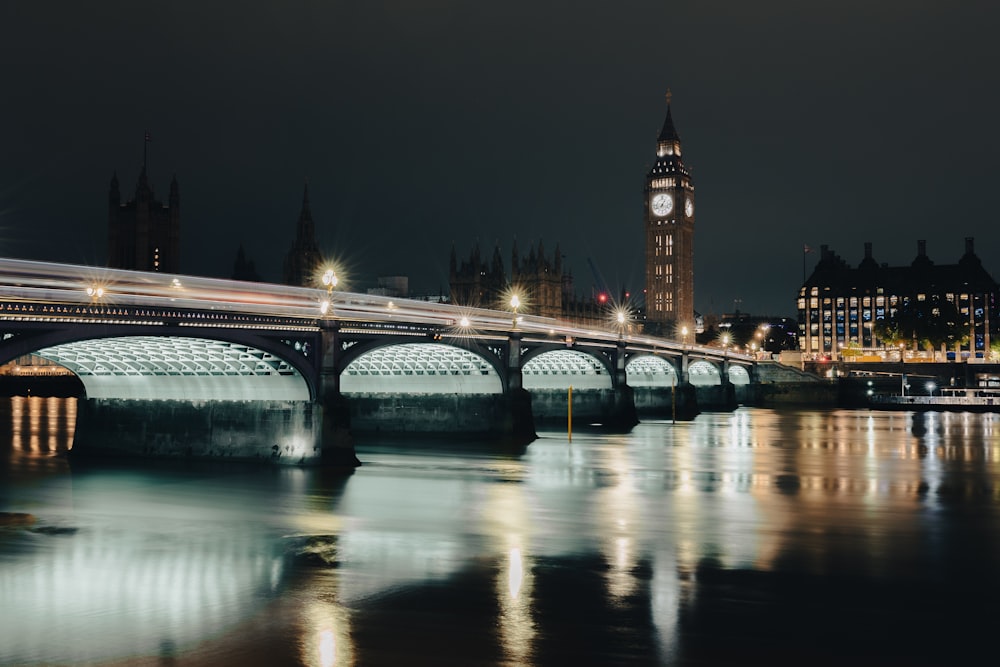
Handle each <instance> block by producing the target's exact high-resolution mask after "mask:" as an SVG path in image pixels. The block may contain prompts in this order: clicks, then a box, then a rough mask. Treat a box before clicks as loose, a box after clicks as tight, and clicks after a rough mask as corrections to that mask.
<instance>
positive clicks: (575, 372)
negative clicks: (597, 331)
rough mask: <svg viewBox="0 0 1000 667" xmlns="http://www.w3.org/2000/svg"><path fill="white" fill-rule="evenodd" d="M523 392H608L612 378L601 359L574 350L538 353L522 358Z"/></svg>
mask: <svg viewBox="0 0 1000 667" xmlns="http://www.w3.org/2000/svg"><path fill="white" fill-rule="evenodd" d="M525 359H526V360H525V362H524V364H523V365H522V366H521V382H522V385H523V386H524V388H525V389H527V390H529V391H530V390H532V389H565V388H567V387H569V386H570V385H572V386H573V387H574V388H575V389H611V388H612V387H613V384H614V376H613V374H612V372H611V369H610V368H609V367H608V365H607V363H606V362H605V360H603V359H600V358H598V357H596V356H594V355H592V354H587V353H586V352H580V351H578V350H563V349H556V350H541V351H538V352H537V353H535V354H530V355H526V356H525Z"/></svg>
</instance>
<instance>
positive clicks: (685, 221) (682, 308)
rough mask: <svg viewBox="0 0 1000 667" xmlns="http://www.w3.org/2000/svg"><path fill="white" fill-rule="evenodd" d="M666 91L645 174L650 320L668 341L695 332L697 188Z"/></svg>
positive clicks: (651, 324)
mask: <svg viewBox="0 0 1000 667" xmlns="http://www.w3.org/2000/svg"><path fill="white" fill-rule="evenodd" d="M670 98H671V94H670V91H669V90H668V91H667V117H666V119H665V120H664V121H663V129H662V130H660V136H659V137H658V138H657V140H656V162H655V163H654V164H653V166H652V168H651V169H650V170H649V173H648V174H646V189H645V209H646V215H645V220H646V321H647V322H649V324H650V329H651V330H653V331H656V330H657V329H658V333H659V334H660V335H664V336H670V335H674V334H675V333H678V332H679V331H680V328H681V327H687V329H688V331H691V332H693V331H694V186H693V185H692V184H691V174H690V172H688V170H687V168H686V167H685V166H684V162H683V161H682V160H681V138H680V136H678V134H677V130H676V129H674V119H673V118H672V116H671V114H670Z"/></svg>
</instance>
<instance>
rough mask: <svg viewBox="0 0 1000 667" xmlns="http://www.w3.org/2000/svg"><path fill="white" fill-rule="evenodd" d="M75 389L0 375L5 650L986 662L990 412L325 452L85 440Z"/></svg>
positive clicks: (721, 416) (791, 418) (710, 417)
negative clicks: (79, 446)
mask: <svg viewBox="0 0 1000 667" xmlns="http://www.w3.org/2000/svg"><path fill="white" fill-rule="evenodd" d="M75 407H76V404H75V399H54V398H49V399H46V398H37V397H36V398H12V399H7V398H0V664H17V665H22V664H23V665H33V664H80V663H85V664H90V665H122V664H138V665H222V664H225V665H230V664H232V665H316V666H322V667H328V666H330V665H399V664H408V665H570V664H576V665H747V664H751V665H758V664H759V665H801V664H812V665H816V664H819V665H843V664H852V665H888V664H893V665H895V664H899V665H954V664H967V663H969V662H971V661H972V660H973V659H978V660H979V661H980V662H982V661H983V660H985V661H986V662H991V661H992V660H993V659H991V658H988V656H989V655H991V654H993V653H994V652H995V651H994V642H993V639H992V638H993V634H992V632H993V630H994V620H993V616H994V613H995V607H996V599H997V593H998V592H1000V585H998V584H1000V568H998V567H997V563H998V562H1000V561H998V556H1000V548H998V547H1000V416H998V415H994V414H975V415H974V414H958V413H956V414H948V413H926V414H911V413H893V412H875V411H867V410H854V411H850V410H782V411H774V410H765V409H749V408H741V409H739V410H737V411H736V412H733V413H708V414H702V415H700V416H699V417H698V418H697V419H695V420H694V421H691V422H683V423H677V424H671V423H670V422H669V421H665V422H650V423H643V424H640V425H639V426H637V427H636V428H635V429H634V430H633V431H632V432H630V433H627V434H602V433H593V432H579V431H577V432H574V433H573V437H572V441H568V439H567V436H566V434H565V433H545V434H542V436H541V437H540V438H539V439H538V440H537V441H535V442H533V443H532V444H531V445H530V446H528V447H527V448H526V449H525V450H523V451H503V450H495V449H491V448H490V447H489V446H487V445H484V444H482V443H475V442H446V443H435V442H410V441H406V440H403V439H399V440H395V441H388V440H386V441H374V440H368V441H361V442H359V443H358V456H359V458H360V459H361V460H362V461H363V463H364V465H363V466H362V467H361V468H359V469H357V471H355V472H354V473H353V474H349V475H340V474H334V473H332V472H331V471H326V470H321V469H297V468H281V469H274V468H259V467H255V466H249V465H240V464H212V463H204V464H184V463H178V462H155V461H148V462H134V461H133V462H115V463H111V462H106V461H105V462H87V463H80V462H78V461H77V459H75V458H72V457H67V456H65V453H66V451H67V449H68V448H69V447H70V445H71V443H72V425H73V422H74V420H75ZM980 655H983V656H985V657H984V658H979V656H980Z"/></svg>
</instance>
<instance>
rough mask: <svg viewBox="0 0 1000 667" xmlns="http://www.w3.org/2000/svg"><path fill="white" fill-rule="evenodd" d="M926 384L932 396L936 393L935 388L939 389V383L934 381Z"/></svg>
mask: <svg viewBox="0 0 1000 667" xmlns="http://www.w3.org/2000/svg"><path fill="white" fill-rule="evenodd" d="M924 386H925V387H927V393H928V394H930V395H931V396H933V395H934V390H935V389H937V385H936V384H934V383H933V382H928V383H927V384H926V385H924Z"/></svg>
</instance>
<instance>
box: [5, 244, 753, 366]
mask: <svg viewBox="0 0 1000 667" xmlns="http://www.w3.org/2000/svg"><path fill="white" fill-rule="evenodd" d="M0 285H2V286H3V296H4V298H5V299H6V300H15V301H25V302H34V303H60V304H67V303H68V304H87V303H100V304H107V305H116V304H117V305H123V306H124V305H127V306H131V307H142V306H149V307H162V308H170V309H200V310H210V311H216V312H218V311H223V312H232V313H247V314H255V315H266V316H276V317H292V318H300V319H302V320H305V321H310V322H313V323H315V324H317V325H318V324H319V323H320V322H321V321H322V320H324V319H327V320H334V321H338V322H342V323H343V322H350V321H364V322H383V323H417V324H424V325H431V326H437V327H441V328H442V329H443V331H444V333H446V334H449V335H452V336H468V337H477V336H489V337H493V338H496V337H497V335H498V334H499V335H502V336H504V337H506V335H507V334H508V333H509V332H510V331H512V330H514V329H516V330H518V331H520V332H521V333H522V335H532V336H540V337H544V339H546V340H553V341H561V342H562V343H564V344H566V345H571V344H573V343H574V342H577V341H579V342H587V343H589V344H594V343H599V344H600V343H603V344H607V345H608V346H612V345H617V344H618V342H619V341H621V342H624V343H625V345H626V346H627V347H628V348H629V349H632V350H637V351H649V352H654V353H655V352H658V351H663V352H669V353H674V354H676V353H680V352H682V351H683V352H687V353H688V354H690V355H692V356H696V357H700V358H705V359H712V360H716V361H719V360H722V359H725V358H728V359H730V360H732V361H737V362H744V363H746V362H752V361H753V359H752V357H749V356H746V355H742V354H737V353H734V352H731V351H730V352H726V351H723V350H719V349H718V348H713V347H707V346H702V345H696V344H686V343H681V342H678V341H672V340H667V339H663V338H655V337H652V336H641V335H634V334H624V333H620V332H619V331H618V326H617V325H615V324H612V322H611V320H610V317H609V326H608V329H607V330H604V329H597V328H593V327H583V326H578V325H575V324H572V323H568V322H565V321H562V320H558V319H555V318H548V317H539V316H536V315H520V314H517V315H515V314H514V313H512V312H505V311H499V310H490V309H487V308H476V307H467V306H459V305H454V304H447V303H435V302H432V301H420V300H415V299H401V298H393V297H386V296H378V295H371V294H358V293H354V292H344V291H333V292H328V291H327V290H323V289H318V288H310V287H294V286H289V285H275V284H272V283H256V282H244V281H238V280H224V279H221V278H205V277H201V276H187V275H176V274H166V273H149V272H145V271H128V270H123V269H108V268H99V267H88V266H80V265H74V264H58V263H52V262H39V261H32V260H21V259H2V258H0ZM328 300H329V304H327V306H326V307H324V302H326V301H328ZM515 318H516V320H515Z"/></svg>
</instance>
